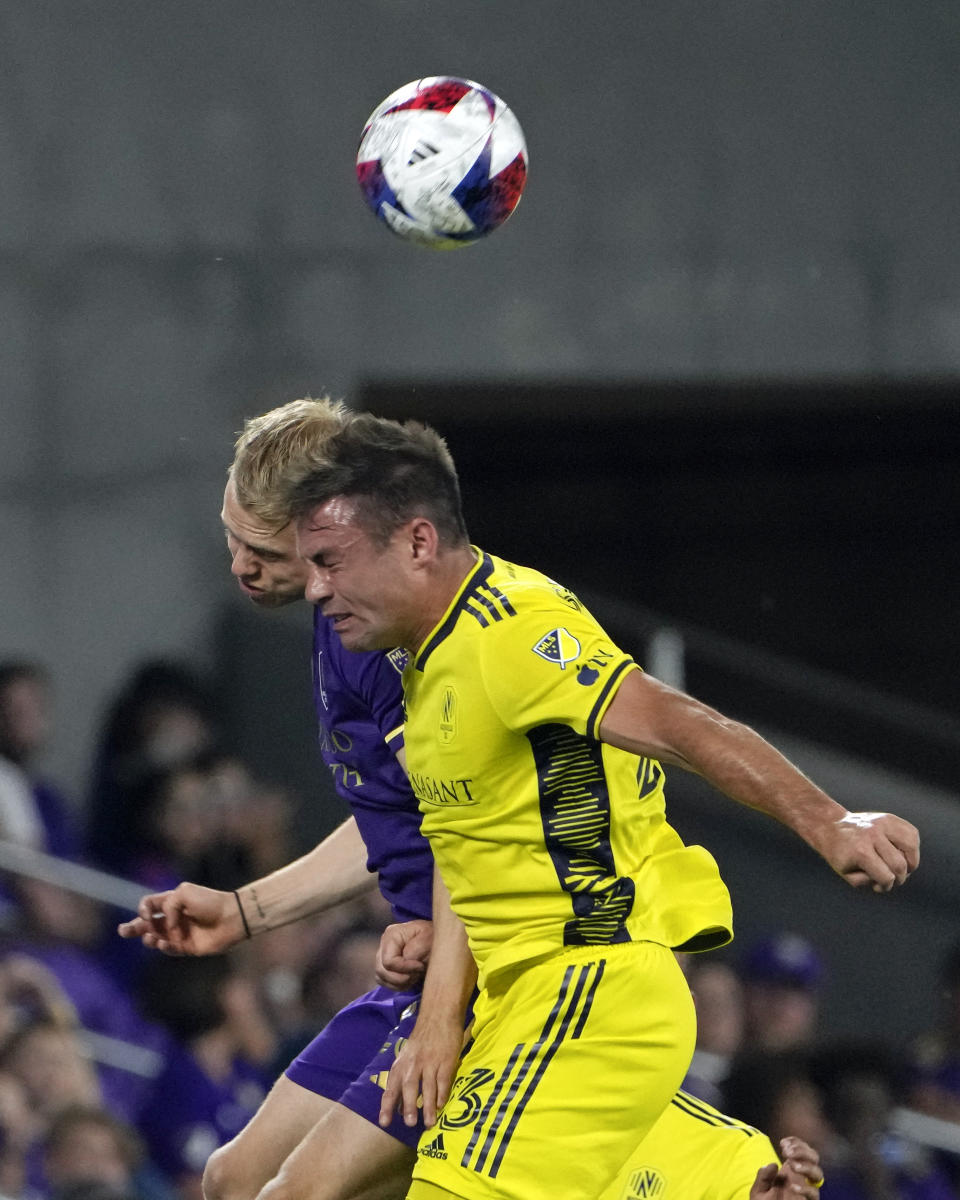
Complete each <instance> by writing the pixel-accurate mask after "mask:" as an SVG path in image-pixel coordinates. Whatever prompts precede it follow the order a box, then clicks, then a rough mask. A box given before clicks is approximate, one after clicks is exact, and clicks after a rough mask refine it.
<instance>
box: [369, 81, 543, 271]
mask: <svg viewBox="0 0 960 1200" xmlns="http://www.w3.org/2000/svg"><path fill="white" fill-rule="evenodd" d="M357 179H358V181H359V184H360V188H361V190H362V192H363V195H364V198H365V199H366V202H367V204H368V205H369V207H370V208H371V209H372V210H373V212H374V213H375V214H376V215H377V216H378V217H379V218H380V220H381V221H383V222H384V224H386V225H387V227H388V228H389V229H390V230H391V231H392V232H394V233H396V234H398V235H399V236H401V237H403V238H406V239H407V240H410V241H413V242H416V243H418V244H420V245H425V246H429V247H433V248H438V249H450V248H455V247H457V246H464V245H470V244H471V243H473V242H476V241H478V240H479V239H480V238H482V237H485V236H486V235H487V234H489V233H491V232H493V230H494V229H496V228H498V226H500V225H502V224H503V222H504V221H505V220H506V219H507V218H508V217H509V216H510V214H511V213H512V212H513V211H514V209H515V208H516V207H517V204H518V203H519V201H520V197H521V195H522V193H523V189H524V186H525V184H526V179H527V152H526V144H525V142H524V138H523V132H522V130H521V128H520V125H519V123H518V122H517V119H516V117H515V116H514V115H513V113H512V112H511V111H510V109H509V108H508V107H507V106H506V104H504V102H503V101H502V100H501V99H499V97H497V96H496V95H495V94H494V93H493V92H491V91H489V89H487V88H484V87H481V86H480V85H479V84H476V83H473V82H471V81H470V80H466V79H459V78H455V77H451V76H438V77H433V78H430V79H420V80H416V81H414V82H413V83H411V84H407V85H406V86H405V87H403V88H400V89H399V90H398V91H396V92H394V93H392V94H391V95H390V96H388V97H387V99H386V100H384V102H383V103H382V104H381V105H380V106H379V107H378V108H377V109H376V110H375V111H374V112H373V114H372V115H371V117H370V119H369V120H368V121H367V123H366V125H365V127H364V131H363V135H362V137H361V141H360V149H359V152H358V155H357Z"/></svg>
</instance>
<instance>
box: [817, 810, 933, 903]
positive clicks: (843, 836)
mask: <svg viewBox="0 0 960 1200" xmlns="http://www.w3.org/2000/svg"><path fill="white" fill-rule="evenodd" d="M816 848H817V849H818V850H819V851H820V853H821V854H822V855H823V857H824V858H825V859H826V860H827V862H828V863H829V864H830V866H831V867H833V869H834V870H835V871H836V872H837V874H838V875H842V876H843V878H844V879H846V881H847V882H848V883H850V884H852V885H853V886H854V887H867V886H869V887H872V888H873V890H874V891H875V892H889V891H890V889H891V888H893V887H895V886H896V885H897V884H900V883H905V882H906V880H907V879H908V878H909V876H910V874H911V872H913V871H915V870H916V869H917V865H918V863H919V862H920V834H919V832H918V831H917V829H916V828H915V827H914V826H913V825H911V824H910V822H909V821H904V820H903V818H902V817H897V816H894V815H893V813H882V812H848V813H847V814H846V816H844V817H841V818H840V819H839V820H838V821H833V822H831V824H830V825H828V826H827V827H826V828H825V829H824V830H823V831H822V833H821V835H820V836H819V837H818V839H817V846H816Z"/></svg>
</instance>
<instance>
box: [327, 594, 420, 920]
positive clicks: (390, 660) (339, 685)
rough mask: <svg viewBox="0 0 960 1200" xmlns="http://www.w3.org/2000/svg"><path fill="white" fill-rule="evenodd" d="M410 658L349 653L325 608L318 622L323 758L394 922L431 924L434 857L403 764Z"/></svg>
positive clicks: (394, 654)
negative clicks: (404, 683) (405, 675)
mask: <svg viewBox="0 0 960 1200" xmlns="http://www.w3.org/2000/svg"><path fill="white" fill-rule="evenodd" d="M405 663H406V652H405V651H401V650H392V651H390V652H389V653H382V652H381V651H373V652H370V653H363V652H353V651H350V650H345V649H344V648H343V646H342V644H341V642H340V639H339V638H338V637H337V635H336V634H335V633H334V632H333V629H332V627H331V624H330V622H329V621H328V620H327V619H326V618H325V617H323V616H322V614H321V613H320V610H319V609H316V610H315V612H314V619H313V698H314V705H315V707H316V711H317V722H318V725H319V737H320V752H321V754H322V755H323V760H324V762H325V763H326V764H327V766H328V767H329V768H330V771H331V773H332V775H333V781H334V786H335V787H336V789H337V791H338V792H339V794H340V795H341V796H342V797H343V798H344V800H346V801H347V803H348V804H349V805H350V810H351V812H352V813H353V816H354V817H355V819H356V822H357V827H358V829H359V830H360V836H361V837H362V838H363V842H364V845H365V846H366V848H367V866H368V868H369V869H370V870H371V871H375V872H376V874H377V877H378V879H379V883H380V891H381V892H382V893H383V896H384V899H386V901H387V902H388V903H389V905H390V907H391V909H392V910H393V915H394V920H396V921H410V920H413V919H414V918H418V917H419V918H423V919H426V920H429V918H430V915H431V911H432V905H431V892H432V884H433V855H432V854H431V852H430V847H429V845H428V843H427V840H426V838H425V837H424V836H423V834H422V833H421V832H420V811H419V809H418V807H417V801H416V799H415V797H414V795H413V792H412V791H411V790H410V785H409V784H408V783H407V777H406V775H405V774H404V773H403V769H402V768H401V766H400V764H399V763H398V762H397V758H396V751H397V750H398V749H400V747H401V746H402V745H403V689H402V687H401V684H400V675H401V672H402V671H403V668H404V665H405Z"/></svg>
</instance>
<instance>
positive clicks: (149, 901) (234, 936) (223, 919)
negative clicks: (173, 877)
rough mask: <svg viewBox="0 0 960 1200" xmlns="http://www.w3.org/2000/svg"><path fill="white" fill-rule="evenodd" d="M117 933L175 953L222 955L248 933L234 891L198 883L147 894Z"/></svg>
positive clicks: (155, 948) (152, 947) (150, 946)
mask: <svg viewBox="0 0 960 1200" xmlns="http://www.w3.org/2000/svg"><path fill="white" fill-rule="evenodd" d="M117 933H119V934H120V936H121V937H122V938H139V939H140V941H141V942H142V943H143V944H144V946H147V947H148V948H149V949H151V950H159V951H161V952H162V953H163V954H170V955H174V956H179V955H204V954H219V953H220V952H221V951H223V950H226V949H228V948H229V947H230V946H233V945H235V944H236V943H237V942H240V941H243V939H244V937H245V936H246V934H245V932H244V928H243V921H242V920H241V918H240V910H239V908H238V907H237V900H236V897H235V896H234V895H233V893H232V892H221V891H216V890H215V889H213V888H207V887H200V885H199V884H196V883H181V884H180V885H179V886H178V887H175V888H174V889H173V890H172V891H169V892H157V893H155V894H154V895H152V896H144V897H143V899H142V900H141V901H140V903H139V905H138V906H137V915H136V917H134V919H133V920H132V921H125V922H123V924H121V925H118V926H117Z"/></svg>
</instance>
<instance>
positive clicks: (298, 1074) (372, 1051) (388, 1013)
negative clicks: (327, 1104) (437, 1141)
mask: <svg viewBox="0 0 960 1200" xmlns="http://www.w3.org/2000/svg"><path fill="white" fill-rule="evenodd" d="M419 999H420V993H419V992H393V991H391V990H390V989H389V988H385V987H378V988H374V989H373V991H372V992H366V993H365V994H364V995H362V996H360V997H358V998H357V999H356V1000H353V1001H351V1003H350V1004H348V1005H347V1006H346V1008H341V1010H340V1011H339V1012H338V1013H337V1015H336V1016H335V1017H333V1018H332V1020H330V1021H328V1022H327V1024H326V1025H325V1026H324V1028H323V1029H322V1030H321V1032H320V1033H319V1034H317V1036H316V1037H315V1038H314V1039H313V1041H312V1042H311V1043H310V1044H309V1045H308V1046H306V1047H305V1048H304V1049H303V1050H302V1051H301V1052H300V1054H298V1055H297V1057H296V1058H295V1059H294V1060H293V1062H292V1063H291V1064H290V1066H289V1067H287V1070H286V1072H285V1074H286V1076H287V1078H288V1079H292V1080H293V1082H294V1083H298V1084H299V1085H300V1086H301V1087H304V1088H306V1089H307V1090H308V1091H310V1092H315V1093H316V1094H317V1095H318V1096H326V1097H327V1099H328V1100H336V1101H338V1102H339V1103H340V1104H342V1105H344V1107H346V1108H349V1109H352V1110H353V1112H355V1113H357V1114H358V1115H359V1116H361V1117H363V1118H364V1119H365V1120H367V1121H369V1122H370V1123H371V1124H372V1125H377V1126H379V1116H380V1101H381V1099H382V1097H383V1089H384V1086H385V1084H386V1081H387V1073H388V1072H389V1070H390V1068H391V1067H392V1066H393V1060H394V1058H395V1056H396V1047H397V1043H398V1042H399V1041H402V1040H403V1039H404V1038H407V1037H409V1035H410V1031H411V1030H412V1029H413V1026H414V1022H415V1021H416V1019H417V1007H418V1005H417V1002H418V1001H419ZM384 1132H385V1133H389V1134H390V1135H391V1136H392V1137H395V1138H397V1140H398V1141H401V1142H403V1143H405V1144H406V1145H407V1146H410V1147H411V1148H413V1149H415V1148H416V1145H417V1142H418V1141H419V1140H420V1134H421V1133H423V1118H422V1117H421V1118H420V1120H418V1122H417V1124H416V1125H415V1126H413V1127H412V1128H410V1127H409V1126H407V1125H405V1124H404V1123H403V1118H402V1117H401V1116H400V1115H399V1113H396V1114H394V1118H393V1120H392V1121H391V1123H390V1124H389V1125H388V1126H387V1127H386V1129H385V1130H384Z"/></svg>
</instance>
